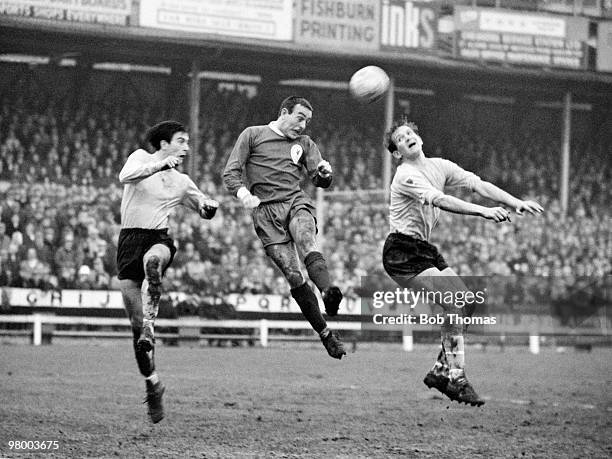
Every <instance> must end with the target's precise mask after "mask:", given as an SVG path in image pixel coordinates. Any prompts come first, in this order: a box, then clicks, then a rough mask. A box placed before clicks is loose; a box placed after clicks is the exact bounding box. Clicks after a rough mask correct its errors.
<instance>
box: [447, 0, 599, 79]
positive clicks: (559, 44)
mask: <svg viewBox="0 0 612 459" xmlns="http://www.w3.org/2000/svg"><path fill="white" fill-rule="evenodd" d="M455 29H456V34H457V35H456V38H455V40H456V45H455V51H456V56H457V57H463V58H465V59H482V60H489V61H501V62H508V63H512V64H525V65H537V66H543V67H566V68H573V69H582V68H585V66H586V52H585V48H586V44H585V42H586V40H587V38H588V30H589V21H588V19H587V18H583V17H569V16H552V15H547V14H538V13H521V12H518V11H509V10H505V11H504V10H500V9H487V8H469V7H460V6H457V7H456V8H455Z"/></svg>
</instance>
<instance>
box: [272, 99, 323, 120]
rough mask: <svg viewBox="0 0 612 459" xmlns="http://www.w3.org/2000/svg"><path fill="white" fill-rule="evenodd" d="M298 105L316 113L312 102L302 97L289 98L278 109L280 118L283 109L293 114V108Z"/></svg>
mask: <svg viewBox="0 0 612 459" xmlns="http://www.w3.org/2000/svg"><path fill="white" fill-rule="evenodd" d="M296 105H301V106H302V107H306V108H307V109H308V110H310V111H311V112H312V111H314V110H313V109H312V105H311V104H310V102H308V101H307V100H306V99H305V98H303V97H300V96H289V97H287V98H286V99H285V100H283V101H282V102H281V105H280V108H279V109H278V116H280V115H281V112H282V111H283V108H286V109H287V111H288V112H289V113H293V107H295V106H296Z"/></svg>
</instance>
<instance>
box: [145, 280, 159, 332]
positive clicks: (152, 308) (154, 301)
mask: <svg viewBox="0 0 612 459" xmlns="http://www.w3.org/2000/svg"><path fill="white" fill-rule="evenodd" d="M150 290H151V289H150V288H149V283H148V282H147V281H146V280H145V281H144V282H143V283H142V290H141V295H142V315H143V317H144V320H143V324H146V323H149V324H151V325H153V322H154V321H155V318H156V317H157V312H158V310H159V296H154V295H151V292H150Z"/></svg>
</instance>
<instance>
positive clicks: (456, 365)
mask: <svg viewBox="0 0 612 459" xmlns="http://www.w3.org/2000/svg"><path fill="white" fill-rule="evenodd" d="M442 342H443V345H444V348H445V350H446V358H447V359H448V363H449V366H450V374H451V376H452V375H453V374H455V375H456V374H458V373H457V372H456V371H455V372H453V370H460V371H461V372H462V371H463V368H464V367H465V347H464V340H463V336H462V335H450V334H444V335H443V337H442Z"/></svg>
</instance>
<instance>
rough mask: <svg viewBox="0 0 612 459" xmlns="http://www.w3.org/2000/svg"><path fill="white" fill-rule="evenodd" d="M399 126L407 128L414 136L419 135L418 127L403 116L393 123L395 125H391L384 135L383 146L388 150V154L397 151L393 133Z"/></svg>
mask: <svg viewBox="0 0 612 459" xmlns="http://www.w3.org/2000/svg"><path fill="white" fill-rule="evenodd" d="M401 126H408V127H409V128H410V129H412V130H413V131H414V133H415V134H416V135H419V127H418V126H417V125H416V124H415V123H414V122H413V121H408V118H406V117H405V116H403V117H402V118H400V119H399V120H397V121H395V123H393V126H391V129H389V130H388V131H387V132H386V133H385V140H384V145H385V148H386V149H387V150H389V152H390V153H393V152H394V151H397V145H395V142H394V141H393V133H394V132H395V130H396V129H397V128H399V127H401Z"/></svg>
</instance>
